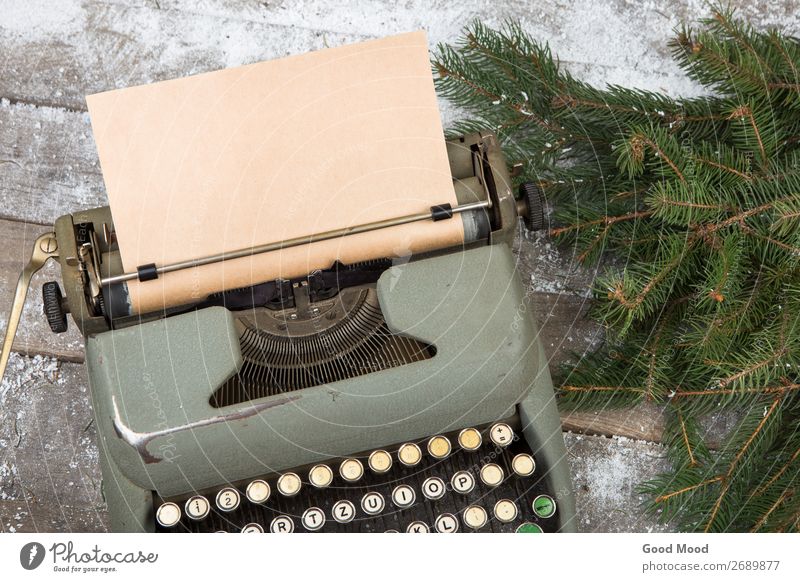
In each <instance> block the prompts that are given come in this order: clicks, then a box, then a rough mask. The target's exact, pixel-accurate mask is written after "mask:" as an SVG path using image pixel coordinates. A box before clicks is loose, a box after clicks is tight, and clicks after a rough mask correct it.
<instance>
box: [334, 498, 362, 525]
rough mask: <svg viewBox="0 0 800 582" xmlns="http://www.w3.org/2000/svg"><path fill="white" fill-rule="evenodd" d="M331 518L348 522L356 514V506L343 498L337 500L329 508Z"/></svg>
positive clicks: (340, 521)
mask: <svg viewBox="0 0 800 582" xmlns="http://www.w3.org/2000/svg"><path fill="white" fill-rule="evenodd" d="M331 513H332V514H333V519H335V520H336V521H338V522H339V523H350V522H351V521H353V518H354V517H355V516H356V506H355V505H353V504H352V503H351V502H349V501H347V500H346V499H345V500H342V501H337V502H336V503H334V504H333V507H332V508H331Z"/></svg>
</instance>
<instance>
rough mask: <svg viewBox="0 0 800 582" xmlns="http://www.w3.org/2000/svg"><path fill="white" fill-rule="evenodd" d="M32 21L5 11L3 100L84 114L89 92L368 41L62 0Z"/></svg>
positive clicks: (28, 15)
mask: <svg viewBox="0 0 800 582" xmlns="http://www.w3.org/2000/svg"><path fill="white" fill-rule="evenodd" d="M42 12H43V13H42V14H39V15H37V16H36V17H34V16H33V9H32V8H31V7H30V6H29V5H28V4H27V3H25V2H20V3H14V4H11V5H10V6H5V7H4V8H3V19H2V23H1V24H0V54H3V55H13V58H5V59H4V60H3V64H2V69H0V72H1V73H2V74H0V96H2V97H6V98H8V99H11V100H12V101H17V100H18V101H25V102H30V103H35V104H38V105H55V106H61V107H65V108H68V109H73V110H85V109H86V103H85V101H84V97H85V95H87V94H91V93H97V92H100V91H107V90H110V89H115V88H120V87H127V86H131V85H139V84H142V83H150V82H154V81H159V80H164V79H171V78H174V77H181V76H185V75H191V74H195V73H201V72H206V71H211V70H216V69H222V68H227V67H232V66H236V65H242V64H247V63H252V62H255V61H260V60H266V59H273V58H277V57H281V56H285V55H288V54H295V53H302V52H307V51H309V50H313V49H319V48H323V47H324V46H326V45H331V46H335V45H339V44H344V43H347V42H352V41H357V40H360V39H362V38H364V37H363V36H361V35H357V34H353V33H346V32H343V33H334V32H327V33H324V32H322V31H321V30H312V29H309V28H304V27H296V26H293V27H286V26H279V25H272V24H268V23H263V22H253V21H248V20H243V19H239V18H229V17H224V16H223V17H220V16H217V15H212V14H198V13H188V14H187V13H184V12H181V11H178V10H159V9H157V8H156V6H155V4H152V3H149V4H148V3H144V2H127V3H120V4H117V3H105V2H92V1H86V2H83V1H80V0H63V1H61V2H59V3H58V4H49V5H48V6H47V7H46V8H44V9H43V10H42Z"/></svg>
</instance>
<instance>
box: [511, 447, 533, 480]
mask: <svg viewBox="0 0 800 582" xmlns="http://www.w3.org/2000/svg"><path fill="white" fill-rule="evenodd" d="M511 468H512V469H514V473H516V474H517V475H519V476H520V477H530V476H531V475H533V472H534V471H535V470H536V463H535V462H534V460H533V457H531V456H530V455H529V454H527V453H520V454H518V455H516V456H515V457H514V458H513V459H512V460H511Z"/></svg>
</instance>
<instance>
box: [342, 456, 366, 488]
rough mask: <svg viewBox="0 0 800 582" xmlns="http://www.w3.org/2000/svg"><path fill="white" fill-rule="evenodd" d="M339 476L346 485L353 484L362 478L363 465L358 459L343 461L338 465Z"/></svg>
mask: <svg viewBox="0 0 800 582" xmlns="http://www.w3.org/2000/svg"><path fill="white" fill-rule="evenodd" d="M339 475H341V477H342V479H344V480H345V481H347V482H348V483H355V482H356V481H358V480H359V479H361V477H363V476H364V465H362V464H361V461H359V460H358V459H345V460H344V461H342V464H341V465H339Z"/></svg>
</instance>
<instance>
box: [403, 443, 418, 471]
mask: <svg viewBox="0 0 800 582" xmlns="http://www.w3.org/2000/svg"><path fill="white" fill-rule="evenodd" d="M397 458H398V459H400V462H401V463H403V464H404V465H405V466H406V467H413V466H414V465H416V464H417V463H419V462H420V461H421V460H422V451H420V450H419V447H418V446H417V445H415V444H414V443H406V444H404V445H401V446H400V448H399V449H398V451H397Z"/></svg>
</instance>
